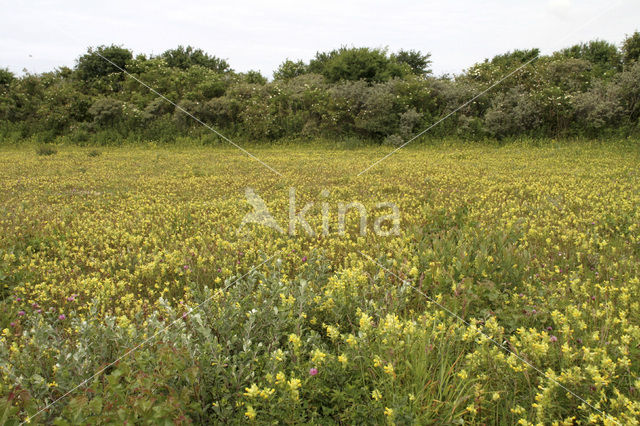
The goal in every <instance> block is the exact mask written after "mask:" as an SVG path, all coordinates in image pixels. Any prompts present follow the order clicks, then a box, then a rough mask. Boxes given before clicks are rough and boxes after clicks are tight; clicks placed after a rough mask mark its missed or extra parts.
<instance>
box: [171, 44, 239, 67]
mask: <svg viewBox="0 0 640 426" xmlns="http://www.w3.org/2000/svg"><path fill="white" fill-rule="evenodd" d="M160 57H161V58H162V59H164V60H165V61H166V62H167V65H168V66H170V67H174V68H180V69H183V70H186V69H188V68H190V67H192V66H194V65H200V66H201V67H205V68H208V69H210V70H213V71H216V72H220V73H223V72H228V71H231V68H230V67H229V64H228V63H227V61H225V60H224V59H220V58H217V57H215V56H213V55H209V54H208V53H206V52H205V51H203V50H202V49H195V48H193V47H191V46H187V47H183V46H178V47H177V48H176V49H169V50H167V51H165V52H164V53H163V54H162V55H160Z"/></svg>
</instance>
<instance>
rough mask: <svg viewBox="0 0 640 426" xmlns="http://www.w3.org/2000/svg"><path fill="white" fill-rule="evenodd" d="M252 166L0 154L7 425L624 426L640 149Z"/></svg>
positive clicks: (628, 406) (639, 331)
mask: <svg viewBox="0 0 640 426" xmlns="http://www.w3.org/2000/svg"><path fill="white" fill-rule="evenodd" d="M252 152H253V153H254V154H255V155H256V156H257V157H259V158H260V159H261V160H262V161H264V162H265V163H266V164H268V165H269V166H271V167H273V168H275V169H276V170H278V171H279V172H280V173H281V174H282V175H281V176H278V175H277V174H275V173H272V172H271V171H269V170H268V169H267V168H265V167H263V166H262V165H261V164H260V163H258V162H256V161H253V160H251V159H250V158H248V157H246V156H245V155H243V154H242V153H241V152H239V151H237V150H233V149H231V148H229V149H221V148H186V149H177V148H173V149H169V148H147V149H141V148H110V149H99V150H96V149H93V148H86V149H83V148H59V151H58V152H57V153H55V154H53V153H51V154H52V155H38V154H37V153H36V150H35V149H33V148H32V147H30V148H15V149H9V148H4V149H2V150H0V182H2V192H1V193H0V283H1V288H0V296H1V299H2V301H1V302H0V330H2V331H1V337H0V372H1V379H0V423H3V422H7V423H8V424H15V423H19V422H20V421H24V420H30V421H31V422H32V423H36V424H39V423H56V424H77V423H81V424H96V423H113V424H120V423H122V422H124V421H127V422H129V423H135V424H138V423H140V424H156V423H159V422H165V423H168V422H172V423H183V424H184V423H191V422H194V423H220V422H229V423H244V422H248V421H252V422H256V423H275V422H278V423H300V422H314V423H315V422H318V423H333V422H341V423H382V422H389V423H396V424H411V423H417V424H430V423H436V424H452V423H453V424H462V423H463V422H464V423H470V424H514V423H517V422H519V421H520V422H521V423H522V424H530V423H540V424H551V423H553V422H557V424H585V423H605V424H616V423H620V424H638V419H639V418H640V402H639V401H640V379H639V378H638V373H639V372H640V262H639V258H640V237H639V236H638V235H639V233H638V230H639V227H640V209H639V203H640V192H639V190H640V181H639V179H638V178H639V174H640V168H639V165H640V150H638V149H637V148H636V149H631V148H619V147H618V148H611V147H607V146H605V145H597V146H595V145H589V146H586V145H579V144H572V145H559V146H553V145H549V146H546V147H524V146H516V145H509V146H505V147H489V146H476V147H421V148H410V149H405V150H402V151H400V152H398V153H397V154H395V155H393V156H392V157H390V158H388V159H386V160H385V161H383V162H381V163H380V164H378V165H377V166H376V167H374V168H372V169H370V170H368V171H367V172H366V173H364V174H362V175H361V176H358V172H359V171H360V170H362V169H364V168H365V167H367V166H368V165H369V164H371V163H372V162H373V161H375V160H377V159H379V158H381V157H382V156H383V155H385V154H386V153H388V152H389V149H388V148H387V149H383V148H363V149H356V150H340V149H328V148H262V149H256V150H255V151H253V150H252ZM41 154H45V153H41ZM248 187H249V188H251V189H252V190H253V192H254V193H255V194H257V195H258V196H259V197H260V198H261V199H262V200H263V201H264V203H265V204H266V206H267V207H268V209H269V210H270V212H271V213H272V215H273V217H274V219H275V222H276V223H277V224H278V225H279V226H280V227H281V228H282V231H283V232H279V231H278V230H276V229H274V228H273V227H267V226H264V225H261V224H251V223H250V224H245V225H244V226H241V223H242V221H243V218H244V217H245V215H246V214H247V213H250V212H251V211H252V206H251V205H250V203H249V202H248V201H247V198H246V188H248ZM290 188H294V189H295V202H296V206H295V212H299V211H300V210H301V209H302V208H303V207H304V206H305V204H307V203H313V205H312V206H311V207H309V208H308V210H307V212H306V215H305V218H306V220H307V221H308V223H309V225H310V228H311V229H312V230H313V231H314V235H309V233H307V232H305V231H304V230H303V228H302V227H301V226H299V225H298V226H297V227H296V230H297V233H296V235H291V233H289V232H287V228H288V226H289V217H290V212H289V210H290V191H291V190H290ZM354 202H359V203H361V204H362V206H363V208H364V209H366V211H367V213H368V220H367V223H366V227H365V228H364V232H361V231H362V230H361V229H360V218H359V215H358V212H357V210H356V209H350V210H348V212H347V214H346V225H345V227H344V232H340V231H341V228H340V220H339V219H340V214H339V212H340V210H341V203H345V204H348V203H354ZM378 203H392V204H393V205H395V206H397V209H398V212H399V217H400V221H399V223H398V224H397V225H398V226H397V231H398V232H397V233H391V235H387V236H385V235H381V234H382V233H381V232H376V229H375V226H374V224H375V222H376V220H378V222H379V223H381V224H382V230H383V231H385V230H386V231H390V230H392V229H393V227H392V225H393V223H392V221H390V220H386V221H385V220H383V219H384V216H385V215H388V214H389V213H390V209H389V208H385V207H376V206H377V205H378ZM343 208H344V205H343ZM323 231H324V232H323ZM115 361H117V362H115Z"/></svg>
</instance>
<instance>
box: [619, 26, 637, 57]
mask: <svg viewBox="0 0 640 426" xmlns="http://www.w3.org/2000/svg"><path fill="white" fill-rule="evenodd" d="M638 60H640V32H638V31H636V32H634V33H633V34H631V35H630V36H627V38H625V39H624V41H623V42H622V61H623V62H624V64H625V65H631V64H633V63H634V62H637V61H638Z"/></svg>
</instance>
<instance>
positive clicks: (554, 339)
mask: <svg viewBox="0 0 640 426" xmlns="http://www.w3.org/2000/svg"><path fill="white" fill-rule="evenodd" d="M549 340H551V341H552V342H557V341H558V338H557V337H556V336H551V337H550V338H549Z"/></svg>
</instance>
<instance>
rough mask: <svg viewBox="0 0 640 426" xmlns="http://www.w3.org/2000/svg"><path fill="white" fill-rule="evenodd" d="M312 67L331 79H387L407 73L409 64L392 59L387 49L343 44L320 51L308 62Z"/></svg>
mask: <svg viewBox="0 0 640 426" xmlns="http://www.w3.org/2000/svg"><path fill="white" fill-rule="evenodd" d="M309 71H310V72H313V73H317V74H322V75H323V76H324V77H325V78H326V79H327V80H328V81H330V82H333V83H335V82H338V81H343V80H348V81H358V80H365V81H367V82H369V83H372V82H384V81H388V80H389V79H391V78H393V77H402V76H404V75H406V74H407V71H406V68H405V67H403V66H402V65H401V64H399V63H398V62H396V61H394V60H392V59H391V58H390V57H389V56H388V55H387V51H386V49H370V48H368V47H351V48H348V47H344V46H343V47H341V48H340V49H336V50H332V51H331V52H322V53H321V52H318V53H316V56H315V58H314V59H312V60H311V62H309Z"/></svg>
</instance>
